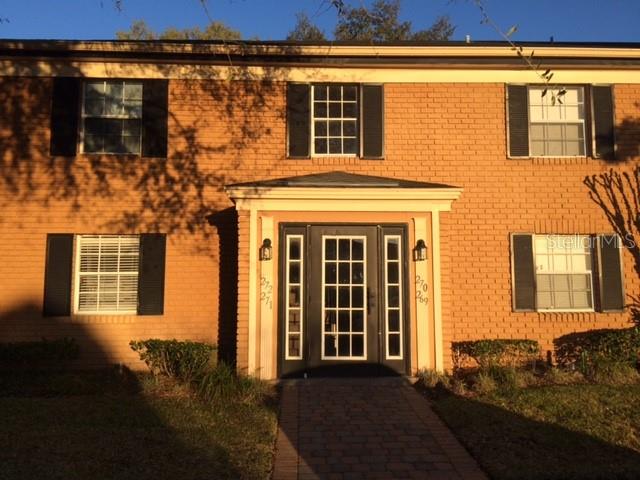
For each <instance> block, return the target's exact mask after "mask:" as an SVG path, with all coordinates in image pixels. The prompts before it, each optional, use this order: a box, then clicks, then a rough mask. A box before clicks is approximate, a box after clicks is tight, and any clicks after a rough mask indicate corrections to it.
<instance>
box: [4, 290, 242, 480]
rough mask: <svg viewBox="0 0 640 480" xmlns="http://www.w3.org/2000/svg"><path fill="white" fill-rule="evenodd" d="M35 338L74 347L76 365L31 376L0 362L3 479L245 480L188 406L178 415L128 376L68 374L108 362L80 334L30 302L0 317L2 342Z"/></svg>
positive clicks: (122, 371)
mask: <svg viewBox="0 0 640 480" xmlns="http://www.w3.org/2000/svg"><path fill="white" fill-rule="evenodd" d="M34 337H36V338H38V337H40V338H46V339H47V340H55V339H60V338H73V339H74V340H75V341H76V342H77V344H78V345H79V346H80V357H79V358H78V359H77V360H76V361H75V362H72V363H71V364H66V365H64V366H62V365H55V364H49V365H47V366H46V367H42V366H39V367H37V368H36V369H34V368H33V367H32V368H25V366H24V365H23V364H19V365H16V364H11V365H9V364H6V363H5V364H3V359H2V358H0V411H2V417H3V422H2V433H1V434H0V464H1V465H2V474H1V475H0V476H2V478H15V479H18V478H67V479H78V480H80V479H84V478H112V479H123V480H124V479H128V478H138V479H141V480H156V479H158V478H181V479H193V480H196V479H201V478H220V479H236V478H242V476H243V474H242V470H241V469H239V467H240V466H239V465H235V464H234V460H233V459H232V457H233V454H232V453H231V452H229V450H228V449H229V447H228V446H227V445H224V444H221V443H218V441H217V440H215V439H214V438H212V437H210V436H208V435H202V433H201V432H198V431H197V430H196V429H194V426H196V425H197V426H198V428H200V429H202V428H204V427H202V422H203V420H202V418H201V412H200V411H198V413H195V411H193V409H192V407H191V406H190V405H191V402H192V400H189V401H188V402H187V401H185V405H187V404H188V405H189V408H185V409H180V414H179V415H176V414H175V412H173V410H172V409H178V408H179V405H175V406H172V405H170V404H169V403H170V402H168V400H167V399H164V400H163V399H162V398H161V393H154V391H152V390H151V391H150V390H149V387H148V385H150V384H147V386H144V385H143V384H142V383H141V380H142V378H141V377H140V376H139V375H136V374H133V373H132V372H130V371H129V370H127V369H126V368H122V367H119V368H102V369H93V370H82V371H78V370H74V369H75V368H78V367H81V368H83V369H86V367H87V365H97V364H98V363H99V364H100V365H102V366H104V365H105V364H108V363H109V362H112V361H113V359H112V358H111V356H110V355H109V353H108V352H107V351H105V349H104V348H103V345H102V344H101V342H100V340H99V339H97V338H96V337H95V336H94V335H93V334H92V332H91V330H90V329H89V328H87V326H86V325H83V324H81V323H73V322H69V321H68V319H59V318H55V317H48V318H46V319H43V318H42V316H41V305H37V304H35V303H29V302H27V303H24V304H21V305H17V306H15V307H14V308H12V309H10V310H8V311H6V312H3V313H2V314H0V338H1V339H2V342H11V341H13V342H19V341H24V340H33V339H34ZM4 362H6V359H5V360H4ZM154 395H159V396H158V398H155V397H154ZM176 401H177V400H176ZM190 416H194V418H193V419H192V420H190V419H189V417H190ZM196 417H197V418H196ZM176 419H178V421H176ZM189 422H193V425H190V426H189V431H188V432H185V425H186V424H188V423H189ZM207 428H209V427H208V426H207Z"/></svg>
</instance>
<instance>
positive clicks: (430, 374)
mask: <svg viewBox="0 0 640 480" xmlns="http://www.w3.org/2000/svg"><path fill="white" fill-rule="evenodd" d="M418 381H420V382H422V385H424V386H425V387H428V388H434V387H436V386H437V385H438V384H441V385H442V386H443V387H448V386H449V385H450V383H451V379H450V378H449V376H448V375H447V374H446V373H441V372H438V371H436V370H432V369H428V368H424V369H422V370H420V371H418Z"/></svg>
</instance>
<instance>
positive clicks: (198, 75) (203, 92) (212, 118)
mask: <svg viewBox="0 0 640 480" xmlns="http://www.w3.org/2000/svg"><path fill="white" fill-rule="evenodd" d="M192 46H193V48H194V50H195V51H196V52H198V49H199V48H202V49H203V50H202V51H203V53H204V52H206V51H207V50H206V47H207V45H206V44H200V45H199V44H198V43H195V44H193V45H192ZM69 48H71V47H69ZM230 48H235V50H233V52H234V53H233V54H224V53H220V54H215V55H212V54H209V55H208V58H207V60H205V61H201V62H204V63H201V64H197V63H196V64H192V65H188V67H185V68H183V70H181V79H180V80H179V81H178V82H179V84H180V89H179V91H178V90H177V89H175V90H172V89H171V86H170V93H169V109H168V115H169V119H168V127H169V128H168V145H169V149H168V152H169V153H168V156H167V158H147V157H140V156H133V155H82V154H78V155H76V156H74V157H53V156H51V155H50V154H49V132H48V130H49V116H50V112H51V109H50V99H51V94H52V79H51V78H46V77H40V78H34V77H31V78H18V77H16V78H6V79H5V81H4V83H3V84H2V86H3V88H2V89H0V116H1V117H2V119H3V126H2V127H3V128H2V129H0V152H2V155H0V186H1V187H2V189H3V190H5V192H6V195H0V201H1V202H3V203H12V202H15V201H16V200H19V201H21V202H36V203H37V204H42V205H45V206H47V205H50V204H52V203H53V202H61V203H60V204H57V208H66V209H67V214H68V216H69V217H74V218H78V217H81V218H82V217H83V216H86V217H87V218H91V219H92V220H93V223H94V224H95V222H96V220H97V217H96V210H95V209H96V208H98V207H97V206H96V205H97V202H98V201H100V200H103V201H107V202H109V201H111V200H113V201H115V202H118V201H124V202H127V203H128V204H127V205H126V206H124V207H121V206H120V205H119V204H118V203H115V205H116V207H115V208H113V209H111V210H109V211H105V212H102V211H100V214H101V215H100V217H99V220H100V221H101V222H102V224H103V228H104V229H105V231H107V230H108V231H109V232H114V233H117V232H132V231H146V232H154V231H157V232H164V233H176V234H178V233H179V234H186V235H192V234H198V235H201V236H203V237H205V238H206V237H208V236H209V235H211V229H210V227H209V224H208V222H207V216H208V215H210V214H212V213H215V212H216V211H219V210H223V209H225V208H227V207H229V206H230V205H231V203H230V201H229V200H228V198H227V197H226V195H225V193H224V191H223V187H224V186H225V185H227V184H229V183H234V182H237V181H240V180H242V181H250V180H254V179H256V178H255V177H256V176H258V175H260V176H261V177H262V178H268V177H269V176H270V175H271V172H272V171H274V170H275V169H276V168H277V165H276V164H274V165H267V164H265V163H261V164H260V165H259V166H258V165H256V164H255V160H254V159H255V157H256V156H257V155H260V154H261V152H264V151H265V150H261V148H263V147H265V143H264V142H263V141H264V140H265V139H266V138H269V136H271V135H272V134H273V131H274V128H275V127H276V126H277V125H278V124H281V125H284V123H285V111H284V101H283V98H284V94H285V85H286V84H285V79H286V71H285V67H283V66H278V63H279V61H278V58H280V56H281V55H285V54H286V55H291V54H295V53H296V49H295V47H293V46H283V47H276V46H269V47H261V46H259V45H249V44H243V43H238V44H230ZM279 48H281V49H280V50H279ZM267 51H268V55H269V56H273V57H274V58H275V59H276V61H274V62H273V65H274V66H272V67H268V68H264V69H262V70H261V71H257V70H256V69H255V68H254V67H253V65H254V64H255V62H256V61H260V60H259V59H260V58H262V56H263V55H267ZM256 59H258V60H256ZM169 60H171V59H169ZM15 68H16V72H17V73H18V72H20V73H25V72H23V71H21V70H20V69H19V68H20V67H18V66H16V67H15ZM155 68H156V69H157V70H158V73H159V74H160V76H165V77H166V78H169V77H171V76H173V75H175V68H176V66H172V65H168V64H166V63H162V62H158V63H156V64H155ZM105 69H106V71H107V74H108V72H109V64H108V63H107V64H106V66H105ZM51 70H52V72H54V73H55V74H58V75H62V76H76V77H82V76H83V74H82V72H81V71H80V70H79V69H74V68H73V67H71V66H70V64H66V63H60V62H58V63H57V62H56V61H53V62H52V64H51ZM116 73H119V77H122V73H121V72H114V75H115V74H116ZM171 84H176V83H175V82H174V81H170V85H171ZM185 109H186V112H185ZM34 124H37V125H38V129H34ZM280 131H282V129H280ZM275 138H278V139H280V136H278V137H275ZM278 147H279V148H282V154H281V155H279V156H278V157H279V158H282V159H284V157H285V145H284V143H283V144H282V145H278ZM267 150H268V148H267ZM39 159H41V160H40V161H39ZM275 163H277V161H276V162H275ZM1 197H4V198H1ZM88 206H91V207H93V209H92V208H87V207H88ZM102 210H104V208H102ZM2 216H3V215H2V212H0V218H2ZM205 251H207V250H206V249H205Z"/></svg>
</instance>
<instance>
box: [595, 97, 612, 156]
mask: <svg viewBox="0 0 640 480" xmlns="http://www.w3.org/2000/svg"><path fill="white" fill-rule="evenodd" d="M591 101H592V102H593V125H594V134H595V144H596V146H595V154H596V157H599V158H604V159H608V160H613V158H614V156H615V151H614V132H613V95H612V92H611V87H610V86H599V85H594V86H592V87H591Z"/></svg>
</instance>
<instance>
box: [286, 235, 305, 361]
mask: <svg viewBox="0 0 640 480" xmlns="http://www.w3.org/2000/svg"><path fill="white" fill-rule="evenodd" d="M286 238H287V240H286V245H285V248H286V261H285V268H286V273H285V276H286V280H285V299H284V302H285V303H284V304H285V317H284V318H285V322H284V324H285V360H302V359H303V358H304V353H303V345H304V343H303V339H304V327H305V325H304V267H305V265H304V250H303V249H304V236H303V235H287V237H286ZM291 240H298V241H299V242H300V259H299V260H294V261H295V262H297V263H299V264H300V282H299V283H296V284H294V285H295V286H297V287H299V288H300V305H299V306H298V307H291V306H290V305H289V287H290V286H291V282H290V278H289V265H290V264H291V259H290V258H289V248H290V246H291ZM292 310H294V311H296V310H297V311H298V312H299V313H300V331H299V332H292V335H297V336H298V337H300V340H299V341H300V353H299V355H291V354H289V336H290V332H289V313H290V312H291V311H292Z"/></svg>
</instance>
